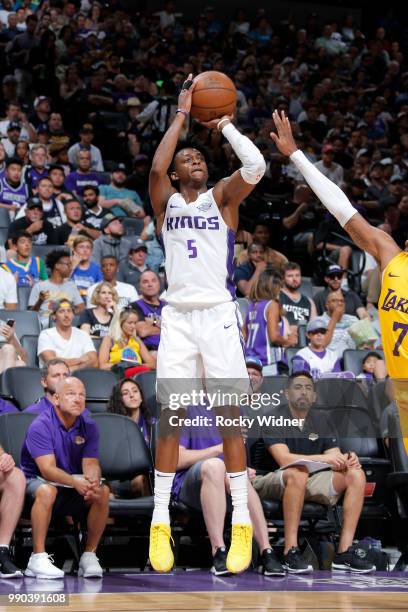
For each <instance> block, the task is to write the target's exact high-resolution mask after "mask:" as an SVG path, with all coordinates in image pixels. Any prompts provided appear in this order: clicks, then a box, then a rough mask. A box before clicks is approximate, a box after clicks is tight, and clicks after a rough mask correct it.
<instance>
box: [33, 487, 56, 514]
mask: <svg viewBox="0 0 408 612" xmlns="http://www.w3.org/2000/svg"><path fill="white" fill-rule="evenodd" d="M56 497H57V487H54V486H52V485H48V484H44V485H41V486H40V487H38V489H37V491H36V492H35V499H36V501H37V502H39V503H40V504H41V505H42V506H46V507H47V508H49V507H52V506H53V505H54V502H55V498H56Z"/></svg>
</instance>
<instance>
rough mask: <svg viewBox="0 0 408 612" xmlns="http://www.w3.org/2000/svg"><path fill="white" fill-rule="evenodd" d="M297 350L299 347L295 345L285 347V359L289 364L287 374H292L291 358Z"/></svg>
mask: <svg viewBox="0 0 408 612" xmlns="http://www.w3.org/2000/svg"><path fill="white" fill-rule="evenodd" d="M298 351H299V347H297V346H291V347H289V348H287V349H285V355H286V360H287V362H288V366H289V374H292V359H293V358H294V356H295V355H296V353H297V352H298Z"/></svg>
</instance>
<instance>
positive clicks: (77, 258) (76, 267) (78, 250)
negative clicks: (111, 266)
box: [71, 236, 103, 303]
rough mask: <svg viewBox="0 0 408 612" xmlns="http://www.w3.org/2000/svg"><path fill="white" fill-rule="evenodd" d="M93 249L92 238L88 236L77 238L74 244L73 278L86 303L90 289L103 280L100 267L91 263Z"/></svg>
mask: <svg viewBox="0 0 408 612" xmlns="http://www.w3.org/2000/svg"><path fill="white" fill-rule="evenodd" d="M92 249H93V242H92V239H91V238H88V237H87V236H78V237H77V238H75V240H74V242H73V254H72V273H71V278H72V280H73V281H74V283H75V284H76V286H77V287H78V291H79V293H80V295H81V297H82V299H83V300H84V302H85V303H86V296H87V291H88V289H89V287H91V285H94V284H95V283H99V282H100V281H101V280H102V279H103V276H102V270H101V268H100V266H98V264H97V263H95V262H94V261H91V257H92Z"/></svg>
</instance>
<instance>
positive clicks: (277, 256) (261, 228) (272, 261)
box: [238, 223, 288, 270]
mask: <svg viewBox="0 0 408 612" xmlns="http://www.w3.org/2000/svg"><path fill="white" fill-rule="evenodd" d="M252 239H253V242H254V243H256V244H260V245H262V246H263V247H264V249H265V262H266V263H267V264H269V265H270V266H272V268H276V269H277V270H281V269H282V268H283V266H284V264H285V263H287V262H288V260H287V258H286V257H285V256H284V255H282V253H279V251H275V250H274V249H271V247H270V246H268V244H269V242H270V239H271V233H270V230H269V227H268V225H267V224H265V223H257V224H256V226H255V231H254V233H253V235H252ZM248 259H249V253H248V250H247V249H246V250H244V251H241V253H240V255H239V257H238V264H239V265H240V264H242V263H245V262H246V261H248Z"/></svg>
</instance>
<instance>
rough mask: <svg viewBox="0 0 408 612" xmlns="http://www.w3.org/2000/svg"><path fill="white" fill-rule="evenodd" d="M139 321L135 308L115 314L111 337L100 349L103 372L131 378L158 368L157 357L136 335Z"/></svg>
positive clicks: (108, 337) (110, 332)
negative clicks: (112, 372) (111, 372)
mask: <svg viewBox="0 0 408 612" xmlns="http://www.w3.org/2000/svg"><path fill="white" fill-rule="evenodd" d="M137 321H138V315H137V312H135V311H134V310H133V308H125V309H124V310H122V311H121V312H117V313H116V314H115V316H114V317H113V319H112V322H111V324H110V329H109V335H108V336H105V337H104V338H103V340H102V344H101V346H100V348H99V367H100V368H101V370H113V371H117V372H119V373H120V374H124V375H125V376H126V377H131V376H133V375H134V374H137V373H139V372H145V371H147V370H149V369H154V368H155V367H156V359H155V357H153V356H152V355H151V354H150V353H149V351H148V350H147V348H146V346H145V344H144V342H143V341H142V340H141V339H140V338H138V337H137V335H136V324H137Z"/></svg>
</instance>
